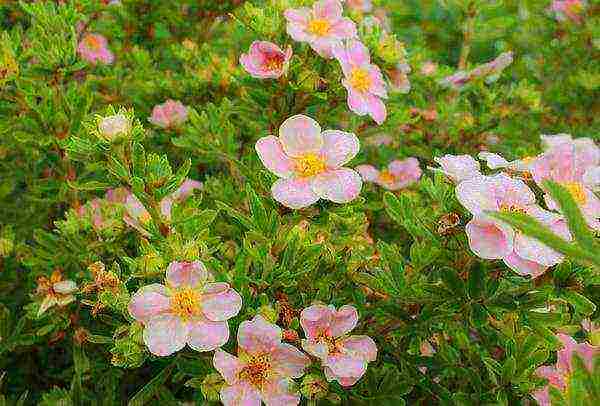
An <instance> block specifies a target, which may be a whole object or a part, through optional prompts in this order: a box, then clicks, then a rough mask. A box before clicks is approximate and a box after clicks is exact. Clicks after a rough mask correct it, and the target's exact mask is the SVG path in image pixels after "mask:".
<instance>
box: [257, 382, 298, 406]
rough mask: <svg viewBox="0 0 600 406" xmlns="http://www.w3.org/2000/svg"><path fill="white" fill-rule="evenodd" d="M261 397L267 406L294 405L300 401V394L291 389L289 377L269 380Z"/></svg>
mask: <svg viewBox="0 0 600 406" xmlns="http://www.w3.org/2000/svg"><path fill="white" fill-rule="evenodd" d="M261 397H262V400H263V402H264V403H265V405H267V406H292V405H298V404H299V403H300V395H298V394H297V393H293V392H292V391H291V385H290V380H289V379H278V380H274V381H270V382H267V384H266V385H265V386H264V387H263V390H262V393H261Z"/></svg>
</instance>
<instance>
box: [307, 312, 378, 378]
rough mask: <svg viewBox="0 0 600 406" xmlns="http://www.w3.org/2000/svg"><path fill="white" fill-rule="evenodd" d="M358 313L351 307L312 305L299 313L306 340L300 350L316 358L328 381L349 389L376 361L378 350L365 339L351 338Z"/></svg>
mask: <svg viewBox="0 0 600 406" xmlns="http://www.w3.org/2000/svg"><path fill="white" fill-rule="evenodd" d="M357 323H358V313H357V311H356V309H355V308H354V307H353V306H347V305H346V306H342V307H340V308H339V309H338V310H335V307H333V306H324V305H313V306H310V307H307V308H306V309H304V310H302V313H300V325H301V326H302V329H303V330H304V334H305V335H306V339H305V340H302V348H304V350H305V351H306V352H308V353H309V354H311V355H313V356H315V357H317V358H319V359H320V360H321V363H322V365H323V367H324V371H325V377H326V378H327V380H328V381H332V380H336V381H338V382H339V383H340V385H342V386H352V385H354V384H355V383H356V382H358V380H359V379H360V378H361V377H362V376H363V375H364V373H365V372H366V371H367V365H368V363H369V362H372V361H375V360H376V359H377V346H376V345H375V342H374V341H373V340H372V339H371V338H370V337H367V336H363V335H358V336H357V335H353V336H349V335H348V333H349V332H350V331H352V330H353V329H354V328H355V327H356V324H357Z"/></svg>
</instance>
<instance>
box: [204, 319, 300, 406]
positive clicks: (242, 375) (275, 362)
mask: <svg viewBox="0 0 600 406" xmlns="http://www.w3.org/2000/svg"><path fill="white" fill-rule="evenodd" d="M237 337H238V356H237V357H236V356H233V355H231V354H229V353H227V352H225V351H223V350H221V349H219V350H217V351H215V355H214V358H213V364H214V366H215V368H216V369H217V370H218V371H219V372H220V373H221V375H222V376H223V378H224V379H225V382H226V385H225V386H224V387H223V389H221V402H223V404H224V405H225V406H260V404H261V400H262V401H263V402H264V403H265V404H266V405H297V404H298V403H300V396H299V395H298V394H297V393H295V392H293V391H292V390H291V387H290V384H291V378H299V377H301V376H302V375H304V372H305V369H306V368H307V367H308V366H309V365H310V359H309V358H308V357H307V356H306V355H304V354H303V353H302V352H301V351H300V350H298V349H297V348H296V347H294V346H292V345H290V344H285V343H282V342H281V338H282V330H281V328H279V327H278V326H276V325H274V324H271V323H268V322H267V321H266V320H265V319H264V318H263V317H262V316H260V315H257V316H255V317H254V319H252V320H251V321H244V322H242V323H241V324H240V326H239V328H238V336H237Z"/></svg>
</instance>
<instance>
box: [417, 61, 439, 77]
mask: <svg viewBox="0 0 600 406" xmlns="http://www.w3.org/2000/svg"><path fill="white" fill-rule="evenodd" d="M437 67H438V66H437V64H436V63H435V62H432V61H427V62H425V63H424V64H423V65H421V74H422V75H424V76H431V75H433V74H434V73H435V72H436V71H437Z"/></svg>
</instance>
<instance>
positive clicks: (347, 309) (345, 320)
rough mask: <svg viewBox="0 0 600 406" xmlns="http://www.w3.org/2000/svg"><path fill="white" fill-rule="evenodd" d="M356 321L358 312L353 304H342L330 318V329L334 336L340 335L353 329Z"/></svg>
mask: <svg viewBox="0 0 600 406" xmlns="http://www.w3.org/2000/svg"><path fill="white" fill-rule="evenodd" d="M357 323H358V312H357V311H356V308H355V307H354V306H350V305H344V306H342V307H340V308H339V309H338V310H337V311H336V312H335V313H334V314H333V318H332V320H331V326H330V331H331V334H332V335H333V336H334V337H340V336H342V335H344V334H346V333H349V332H350V331H352V330H354V328H355V327H356V324H357Z"/></svg>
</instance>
